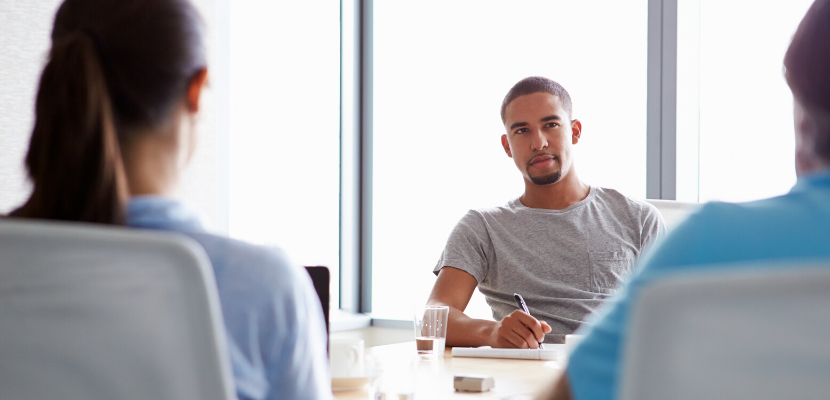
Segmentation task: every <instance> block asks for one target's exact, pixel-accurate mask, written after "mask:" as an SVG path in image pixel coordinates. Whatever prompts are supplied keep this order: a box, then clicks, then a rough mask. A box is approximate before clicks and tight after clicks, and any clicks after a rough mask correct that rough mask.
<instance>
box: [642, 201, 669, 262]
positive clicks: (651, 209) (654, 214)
mask: <svg viewBox="0 0 830 400" xmlns="http://www.w3.org/2000/svg"><path fill="white" fill-rule="evenodd" d="M640 220H641V221H642V230H641V231H640V250H641V251H642V250H643V249H644V248H646V246H648V245H649V244H650V243H653V242H654V241H655V240H656V239H657V238H659V237H661V236H663V235H665V234H666V230H667V227H666V221H665V220H664V219H663V215H662V214H660V211H659V210H657V207H655V206H654V205H651V204H648V203H645V204H644V205H643V212H642V217H641V219H640Z"/></svg>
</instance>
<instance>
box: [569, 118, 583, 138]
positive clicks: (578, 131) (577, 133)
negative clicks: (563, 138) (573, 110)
mask: <svg viewBox="0 0 830 400" xmlns="http://www.w3.org/2000/svg"><path fill="white" fill-rule="evenodd" d="M571 132H573V137H572V140H571V142H572V143H573V144H577V143H578V142H579V138H581V137H582V122H579V120H578V119H575V120H573V121H571Z"/></svg>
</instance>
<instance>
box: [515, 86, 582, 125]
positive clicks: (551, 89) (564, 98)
mask: <svg viewBox="0 0 830 400" xmlns="http://www.w3.org/2000/svg"><path fill="white" fill-rule="evenodd" d="M532 93H550V94H552V95H554V96H556V97H558V98H559V101H560V102H562V108H564V109H565V111H566V112H567V113H568V118H571V117H573V106H572V105H571V95H569V94H568V91H567V90H565V88H564V87H562V85H560V84H558V83H556V82H554V81H552V80H550V79H548V78H545V77H542V76H529V77H527V78H524V79H522V80H520V81H519V82H518V83H516V84H515V85H513V87H512V88H510V91H509V92H507V96H504V101H502V102H501V122H505V121H504V112H505V111H506V110H507V105H508V104H510V102H511V101H513V100H516V98H517V97H519V96H524V95H526V94H532Z"/></svg>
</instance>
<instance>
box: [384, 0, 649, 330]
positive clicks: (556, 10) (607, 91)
mask: <svg viewBox="0 0 830 400" xmlns="http://www.w3.org/2000/svg"><path fill="white" fill-rule="evenodd" d="M373 42H374V66H373V74H374V82H373V84H374V109H373V113H374V120H373V123H374V128H373V142H374V150H373V152H374V159H373V174H374V180H373V193H374V196H373V207H374V208H373V237H374V239H373V246H372V248H373V252H372V299H373V301H372V313H373V315H374V316H376V317H381V318H407V319H408V318H411V315H409V313H410V311H409V310H410V307H409V304H414V303H423V302H424V301H425V300H426V296H427V295H428V294H429V290H430V289H431V287H432V284H433V282H434V280H435V278H434V275H433V274H432V272H431V271H432V268H433V267H434V265H435V263H436V262H437V260H438V258H439V256H440V254H441V251H442V249H443V247H444V244H445V241H446V239H447V236H448V235H449V233H450V231H451V229H452V227H453V226H454V225H455V223H456V222H457V221H458V220H459V219H460V218H461V217H462V216H463V215H464V213H465V212H466V211H467V210H468V209H471V208H481V207H492V206H499V205H503V204H505V203H506V202H507V201H509V200H510V199H513V198H515V197H518V196H519V195H521V194H522V192H523V187H524V186H523V181H522V177H521V175H520V173H519V171H518V170H517V169H516V167H515V165H514V164H513V162H512V160H511V159H509V158H508V157H507V156H506V155H505V154H504V151H503V150H502V147H501V144H500V136H501V135H502V134H503V133H504V132H505V130H504V127H503V125H502V122H501V119H500V116H499V107H500V105H501V101H502V98H503V97H504V95H505V94H506V93H507V91H508V90H509V89H510V87H511V86H512V85H513V84H514V83H516V82H517V81H518V80H519V79H521V78H524V77H527V76H532V75H541V76H545V77H549V78H551V79H554V80H556V81H558V82H559V83H561V84H562V85H563V86H564V87H565V88H566V89H567V90H568V91H569V93H570V94H571V96H572V99H573V107H574V108H573V109H574V115H573V116H574V117H575V118H577V119H579V120H581V121H582V124H583V128H584V130H583V136H582V140H581V141H580V143H579V144H578V145H577V146H576V147H575V149H576V152H577V154H576V159H575V160H576V161H575V162H576V169H577V171H578V172H579V175H580V177H581V178H582V179H583V180H584V181H586V182H588V183H589V184H591V185H599V186H606V187H612V188H615V189H618V190H620V191H622V192H623V193H625V194H628V195H631V196H634V197H639V198H644V197H645V192H646V161H645V160H646V157H645V154H646V76H647V75H646V61H647V54H646V48H647V2H646V1H645V0H643V1H627V2H619V1H613V0H609V1H599V2H584V1H551V0H544V1H521V2H482V1H475V0H467V1H451V2H447V1H435V0H433V1H421V2H416V3H412V2H393V1H390V2H387V1H382V2H381V1H376V2H374V35H373ZM474 300H475V301H474V302H473V304H471V307H472V308H473V310H472V313H473V314H474V315H477V316H487V315H489V314H490V312H489V309H488V308H487V306H486V304H484V303H483V302H482V301H481V300H480V298H477V299H474Z"/></svg>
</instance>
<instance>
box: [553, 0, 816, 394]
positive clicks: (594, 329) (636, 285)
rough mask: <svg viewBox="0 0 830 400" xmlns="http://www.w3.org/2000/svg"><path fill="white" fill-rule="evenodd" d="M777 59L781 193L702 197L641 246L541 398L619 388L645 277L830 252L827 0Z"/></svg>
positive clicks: (812, 257) (813, 9)
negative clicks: (789, 184) (783, 151)
mask: <svg viewBox="0 0 830 400" xmlns="http://www.w3.org/2000/svg"><path fill="white" fill-rule="evenodd" d="M784 67H785V76H786V80H787V83H788V84H789V86H790V89H791V90H792V93H793V99H794V117H795V118H794V120H795V142H796V149H795V168H796V174H797V175H798V182H797V183H796V184H795V186H794V187H793V188H792V190H791V191H790V192H789V193H787V194H785V195H783V196H779V197H774V198H770V199H765V200H760V201H753V202H748V203H742V204H726V203H709V204H706V205H705V206H703V207H702V208H701V209H700V210H699V211H698V212H697V213H695V214H694V215H692V216H690V217H689V218H688V219H687V220H686V221H685V222H684V223H682V224H681V225H680V226H678V227H677V228H676V229H675V230H674V231H673V232H671V233H670V234H669V235H668V236H667V237H666V238H665V240H664V241H662V242H660V243H658V244H657V245H656V246H655V248H654V249H652V251H651V252H649V253H647V254H646V255H645V256H644V258H643V259H642V260H641V261H640V265H639V272H638V273H637V275H636V276H635V277H634V278H632V280H631V281H630V283H629V285H628V286H627V287H625V288H624V289H623V291H622V292H621V293H620V294H619V296H618V297H617V298H616V301H614V302H612V303H609V304H608V305H607V306H606V308H605V309H603V310H602V311H601V312H600V313H599V314H597V317H596V321H595V323H594V324H592V326H591V327H589V328H587V329H586V331H585V332H581V333H584V334H586V335H587V336H586V337H585V339H584V340H583V341H582V342H581V343H580V344H579V345H578V346H577V347H576V349H575V350H574V352H573V354H572V355H571V357H570V360H569V363H568V367H567V370H566V372H565V374H563V375H562V377H560V379H559V380H558V381H557V382H556V383H555V384H554V386H553V387H552V389H551V390H550V392H549V393H546V394H544V395H543V396H542V397H543V398H551V399H568V398H575V399H577V400H593V399H613V398H616V397H617V396H618V392H619V390H620V387H619V385H620V374H621V365H622V361H621V357H622V356H621V350H622V346H623V345H624V342H625V338H626V334H627V329H628V318H629V313H630V310H631V307H632V302H633V299H636V298H637V295H638V294H639V293H640V291H641V290H642V289H643V288H644V287H645V286H646V285H648V284H650V283H651V282H654V281H657V280H660V279H663V278H665V277H666V276H668V275H671V274H683V273H695V272H707V271H713V270H714V269H715V268H717V269H718V270H722V269H724V268H741V267H740V265H741V264H742V263H735V264H732V265H730V264H728V263H729V262H737V261H750V262H751V261H769V260H790V261H798V260H804V261H807V260H815V259H824V260H827V259H830V0H816V1H815V2H814V3H813V5H812V6H811V7H810V9H809V11H807V14H806V15H805V17H804V19H803V20H802V21H801V24H800V25H799V27H798V30H797V31H796V34H795V35H794V36H793V39H792V42H791V44H790V47H789V49H788V50H787V54H786V56H785V58H784ZM782 134H783V133H782ZM770 156H774V155H769V154H759V155H758V164H759V166H758V173H763V169H764V168H765V167H764V164H763V160H764V159H765V158H767V157H770ZM724 263H727V264H724ZM772 264H774V265H778V268H781V267H780V266H781V265H782V264H781V263H777V264H775V263H772ZM792 264H798V262H794V263H792ZM759 265H764V263H759ZM783 265H787V264H786V263H785V264H783ZM756 268H758V267H756ZM767 268H772V267H767Z"/></svg>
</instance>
